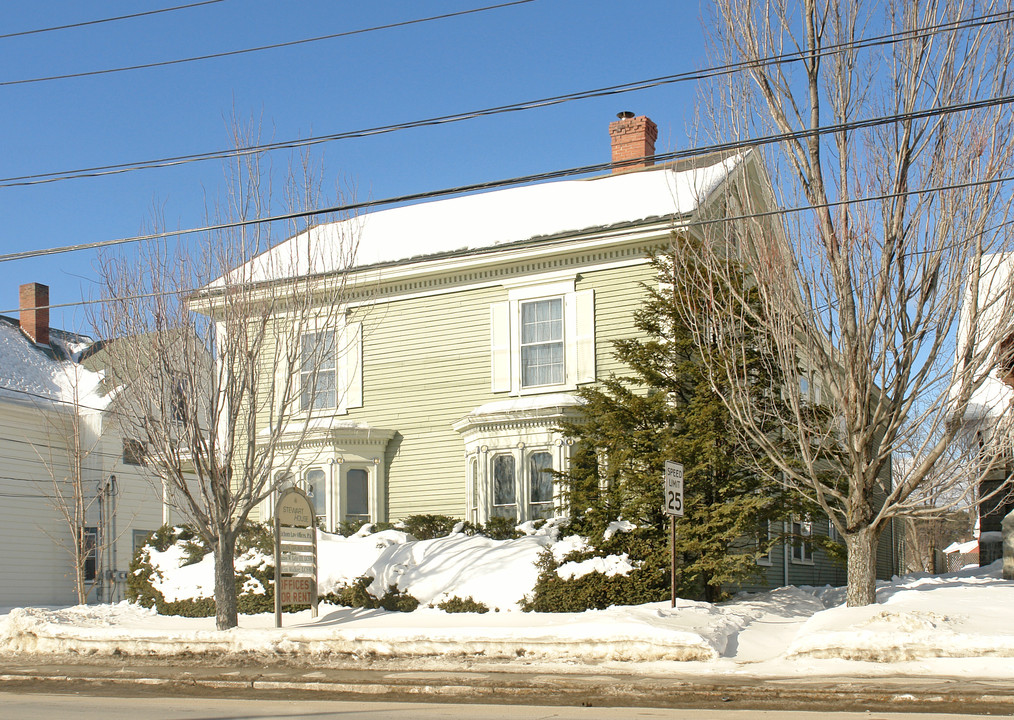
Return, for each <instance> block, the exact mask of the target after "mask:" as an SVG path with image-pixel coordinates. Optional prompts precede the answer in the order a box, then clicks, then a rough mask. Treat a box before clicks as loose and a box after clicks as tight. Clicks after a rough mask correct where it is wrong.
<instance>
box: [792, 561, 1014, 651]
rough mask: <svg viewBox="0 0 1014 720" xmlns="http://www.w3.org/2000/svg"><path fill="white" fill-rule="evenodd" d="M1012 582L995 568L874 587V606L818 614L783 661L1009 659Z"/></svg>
mask: <svg viewBox="0 0 1014 720" xmlns="http://www.w3.org/2000/svg"><path fill="white" fill-rule="evenodd" d="M1012 607H1014V583H1011V582H1007V581H1004V580H1002V579H1001V578H1000V562H996V563H993V564H992V565H990V566H988V567H986V568H977V567H976V568H969V569H965V570H961V571H959V572H956V573H951V574H948V575H939V576H930V575H924V574H920V575H915V576H911V577H907V578H895V580H894V581H893V582H891V583H879V584H878V589H877V603H876V604H875V605H869V606H867V607H858V608H850V607H845V606H844V605H841V606H838V607H833V608H830V609H828V610H824V611H823V612H820V613H817V614H815V615H814V616H813V617H811V618H810V619H809V620H808V621H807V622H806V623H805V625H803V627H802V628H801V629H800V631H799V636H798V637H797V638H796V640H795V641H794V642H793V643H792V644H791V645H790V646H789V647H788V649H787V655H788V656H790V657H796V658H802V657H811V658H844V659H846V660H869V661H874V662H898V661H902V660H914V659H918V658H929V657H952V658H964V657H1014V614H1012V613H1011V611H1010V609H1011V608H1012Z"/></svg>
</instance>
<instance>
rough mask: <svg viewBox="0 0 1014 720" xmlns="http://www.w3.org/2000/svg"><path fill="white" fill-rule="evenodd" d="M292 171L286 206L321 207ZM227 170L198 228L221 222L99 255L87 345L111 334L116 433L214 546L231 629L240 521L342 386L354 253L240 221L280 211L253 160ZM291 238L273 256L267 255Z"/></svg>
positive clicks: (307, 173) (317, 195) (305, 173)
mask: <svg viewBox="0 0 1014 720" xmlns="http://www.w3.org/2000/svg"><path fill="white" fill-rule="evenodd" d="M238 140H240V142H238V143H237V144H238V145H250V144H253V143H250V142H245V141H244V140H246V138H238ZM298 165H299V167H298V168H296V169H295V170H292V169H290V171H289V173H288V181H287V183H286V188H285V192H284V195H285V202H284V210H285V212H287V213H297V212H299V211H303V210H307V209H310V208H317V207H320V206H321V204H323V203H324V202H325V200H326V198H324V195H323V193H322V192H321V187H320V182H319V180H315V177H319V173H318V172H316V170H315V168H313V167H311V163H310V162H309V161H308V160H307V159H306V157H304V158H303V159H302V162H301V163H299V164H298ZM230 167H231V172H230V173H227V174H228V181H229V182H228V185H229V188H230V192H229V195H228V201H227V202H226V203H225V206H224V207H222V208H219V209H218V210H217V212H213V213H210V217H209V223H208V224H209V226H210V225H230V226H229V227H225V228H223V229H219V230H215V231H213V232H210V233H208V234H207V235H206V236H204V237H202V238H201V239H200V240H199V241H197V242H193V241H191V242H187V241H185V240H182V239H179V238H173V237H167V238H165V239H163V240H155V241H152V242H149V243H147V244H146V245H144V246H142V247H141V248H139V249H138V250H137V252H136V253H129V254H123V255H119V256H116V257H105V258H103V261H102V263H101V267H100V271H101V277H102V279H103V283H104V289H103V294H104V297H103V301H104V302H103V303H102V304H101V306H100V307H101V310H100V311H99V312H98V313H97V314H96V317H95V321H94V324H95V325H96V328H97V333H98V334H99V336H100V337H105V338H115V340H114V341H112V342H111V343H109V345H108V346H107V349H106V353H107V355H108V357H107V359H106V360H105V362H106V363H107V365H108V367H109V372H110V374H111V376H112V378H113V381H114V382H115V384H117V385H118V386H122V387H121V390H120V391H119V394H118V401H119V407H118V410H119V412H118V414H117V417H118V418H119V419H120V421H121V423H122V424H123V432H124V435H125V437H128V438H135V439H137V440H140V441H142V442H143V443H144V452H145V465H146V469H147V471H148V473H150V475H151V476H152V478H153V480H154V482H156V483H157V484H159V485H160V486H162V485H164V486H166V487H168V488H169V490H170V493H169V494H170V497H171V498H173V500H172V501H173V503H174V504H175V505H176V506H177V507H178V508H179V509H180V510H181V512H183V513H184V515H185V516H186V517H187V518H188V519H189V520H190V521H191V522H192V523H193V525H194V528H195V530H196V531H197V532H198V533H199V534H200V535H201V537H202V538H203V539H204V541H205V542H206V543H207V544H208V546H209V547H210V548H212V550H213V552H214V555H215V605H216V623H217V627H218V628H219V629H227V628H231V627H235V626H236V625H237V623H238V615H237V591H236V586H235V571H234V552H235V542H236V538H237V535H238V533H239V532H240V529H241V527H242V526H243V524H244V523H245V522H246V521H247V519H248V517H249V516H250V514H251V512H252V511H254V509H255V508H257V507H258V506H259V505H261V504H262V503H265V501H269V500H270V499H271V498H272V497H273V493H274V492H275V491H276V489H277V486H278V484H279V483H280V482H282V480H283V479H288V477H290V476H289V470H290V469H291V468H292V467H293V463H294V461H295V453H296V451H297V450H298V449H299V447H300V444H301V441H302V439H303V438H305V436H306V433H307V432H308V431H309V430H310V429H311V428H312V429H314V430H320V429H321V427H323V426H324V425H326V424H327V423H328V422H329V419H330V417H331V415H332V413H325V412H319V413H316V414H315V413H314V410H315V408H317V409H322V408H321V406H332V405H334V404H335V399H336V397H337V398H338V399H340V397H341V394H342V392H343V391H344V387H343V386H342V383H341V380H340V377H341V376H340V373H338V372H337V368H336V364H335V362H336V356H340V355H341V353H342V349H343V348H342V346H341V343H342V341H341V329H342V327H343V323H344V319H345V313H346V309H347V305H346V300H347V294H348V292H349V291H350V288H349V287H348V284H347V277H348V275H347V273H346V271H347V270H348V269H349V268H350V267H351V266H352V264H353V261H354V257H355V252H356V245H357V235H355V236H353V235H354V233H352V232H351V231H349V234H348V236H345V237H339V242H334V243H331V244H329V245H328V246H326V250H325V246H324V245H323V244H321V243H317V242H315V241H313V240H312V239H311V237H310V235H311V234H310V233H305V232H304V231H305V230H306V229H307V227H306V225H305V222H306V221H303V220H292V221H288V222H286V223H277V224H272V223H255V224H242V223H243V222H244V221H248V220H252V219H256V218H263V217H267V216H269V215H270V214H271V212H272V211H274V212H276V213H277V212H278V206H277V205H273V204H272V197H271V192H270V178H269V177H268V173H267V171H266V170H265V169H264V168H262V166H261V164H260V163H259V159H258V157H257V156H243V157H241V158H239V159H237V160H236V161H235V164H233V165H231V166H230ZM332 219H333V218H332ZM156 224H159V225H162V226H164V223H156ZM278 226H284V229H283V230H279V227H278ZM352 227H354V226H353V224H351V223H345V224H343V225H341V226H340V227H339V231H340V230H341V228H345V229H346V230H348V229H349V228H352ZM300 233H303V234H302V235H301V236H299V237H296V239H295V241H294V242H291V243H287V244H286V245H284V247H285V248H286V252H285V253H284V254H282V253H278V252H273V253H269V252H266V251H267V250H269V249H270V248H271V247H273V246H275V245H276V243H277V241H278V240H281V239H283V238H284V237H290V236H292V237H295V236H297V235H299V234H300ZM279 235H281V236H279ZM325 254H326V257H325Z"/></svg>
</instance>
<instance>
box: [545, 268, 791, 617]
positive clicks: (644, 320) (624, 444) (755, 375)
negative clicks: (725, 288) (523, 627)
mask: <svg viewBox="0 0 1014 720" xmlns="http://www.w3.org/2000/svg"><path fill="white" fill-rule="evenodd" d="M652 266H653V268H654V269H655V271H656V272H657V274H658V278H659V280H660V283H657V284H653V285H644V289H645V292H646V295H647V297H646V299H645V301H644V302H643V304H642V305H641V307H640V308H639V309H638V310H637V311H636V312H635V314H634V323H635V326H636V327H637V329H638V330H640V331H641V337H638V338H632V339H626V340H620V341H616V342H615V343H614V355H615V357H616V358H617V359H618V360H620V361H621V362H623V364H624V365H626V366H627V367H628V368H629V369H630V375H629V376H625V377H615V376H614V377H611V378H610V379H608V380H606V381H604V382H603V383H602V384H601V385H599V386H597V387H594V388H585V389H582V390H581V391H580V394H581V396H582V397H583V398H584V400H585V401H586V405H585V407H584V413H583V415H584V418H583V419H582V421H579V422H576V423H570V424H568V425H566V426H565V427H564V430H565V432H566V434H567V435H568V436H569V437H570V438H572V439H574V440H575V441H576V445H575V452H574V454H573V457H572V461H571V466H570V469H569V471H568V472H567V473H566V474H565V475H563V476H562V478H561V480H562V485H563V487H564V488H565V491H564V492H565V495H566V497H567V500H568V503H569V507H570V508H571V514H572V518H571V520H572V524H573V525H572V526H573V527H574V528H575V529H576V530H577V531H578V532H580V533H582V534H586V535H589V536H590V537H593V538H597V537H603V533H604V531H605V530H606V528H607V527H608V523H609V522H610V521H612V520H615V519H617V518H622V519H623V520H627V521H629V522H631V523H634V524H635V525H637V528H638V529H637V530H635V531H634V532H632V533H627V534H615V535H613V536H612V537H611V538H609V540H607V541H606V542H605V543H604V544H602V546H601V548H600V551H603V552H604V551H609V552H620V551H625V552H627V553H628V556H629V557H630V559H631V561H632V562H633V564H634V565H635V567H638V569H637V570H635V571H634V572H633V573H632V574H631V577H630V578H629V579H630V580H632V585H634V586H636V587H637V588H639V591H640V592H641V593H642V595H641V596H640V597H637V598H631V601H633V602H646V601H649V600H661V599H664V598H666V597H667V596H668V592H669V564H670V561H669V523H668V517H667V516H665V515H664V514H663V512H662V472H663V466H664V462H665V461H666V460H676V461H678V462H681V463H682V464H683V466H684V498H685V503H684V512H685V515H684V517H682V518H678V519H677V520H676V547H677V568H676V573H677V577H676V582H677V592H678V594H679V595H680V596H682V597H689V598H703V599H706V600H708V601H715V600H719V599H721V598H722V597H724V596H725V595H726V588H728V587H729V585H731V584H736V583H739V582H742V581H745V580H748V579H750V578H751V576H754V575H755V574H756V573H757V572H758V566H757V562H756V560H757V558H758V557H759V556H761V555H765V554H767V552H768V549H769V547H770V544H771V543H772V542H774V541H776V540H780V539H781V536H780V535H779V536H772V537H769V533H768V531H767V528H768V527H769V523H770V522H771V521H782V520H784V519H786V518H788V517H789V516H790V515H791V514H794V513H797V514H799V513H805V512H806V510H805V508H801V507H800V506H799V500H798V499H796V497H794V496H790V495H788V494H787V493H786V492H784V491H783V489H782V488H781V487H780V486H779V485H778V484H777V483H774V482H772V481H770V480H765V479H764V478H763V477H761V476H760V475H758V474H757V473H755V472H751V470H750V468H751V465H752V463H753V460H752V458H754V457H758V456H761V455H762V453H759V452H757V451H756V449H755V448H754V447H752V446H751V445H750V443H749V442H748V441H747V440H746V439H745V438H744V437H743V436H742V435H741V434H740V433H738V432H737V431H736V428H735V427H734V425H733V423H732V421H731V418H730V416H729V414H728V412H727V411H726V409H725V407H724V406H723V404H722V402H721V400H720V399H719V397H718V395H717V394H716V392H715V390H714V389H713V388H712V386H711V384H710V381H709V376H708V372H707V364H708V363H712V362H715V361H716V359H717V358H715V357H714V356H713V353H714V352H716V350H714V349H713V348H710V347H701V346H699V345H698V344H697V343H695V341H694V336H693V333H691V332H690V329H689V327H688V325H687V324H686V323H685V322H684V321H683V319H682V318H688V317H695V316H696V317H697V318H698V320H699V321H701V322H706V321H707V313H708V309H709V305H710V303H709V302H708V298H706V297H693V298H688V296H687V294H686V289H685V288H679V287H678V285H677V283H678V280H679V278H678V277H676V275H675V272H674V263H673V258H672V256H671V255H667V254H665V253H658V254H656V255H655V256H654V257H653V258H652ZM739 275H740V280H741V282H740V285H739V287H738V288H737V289H736V291H737V292H741V293H743V294H744V295H745V296H747V297H749V296H750V295H751V293H752V291H751V290H750V288H749V287H748V286H747V284H746V282H745V281H744V277H743V274H742V272H740V273H739ZM718 291H719V288H717V287H716V288H715V292H718ZM719 306H721V303H719ZM753 306H754V307H755V308H756V309H758V311H759V307H760V303H759V302H756V303H754V305H753ZM722 327H728V323H723V324H722ZM755 327H756V323H754V322H751V321H750V320H749V319H747V318H744V320H743V322H742V323H739V324H738V326H737V327H736V332H737V334H738V336H739V337H738V338H737V340H738V342H737V343H734V344H733V345H734V346H736V347H738V348H739V352H740V353H741V358H740V359H741V362H742V363H745V364H746V367H747V369H748V370H750V372H747V373H745V374H744V375H745V377H748V378H749V380H748V382H749V383H751V388H750V390H751V392H752V393H753V394H754V395H755V397H756V398H757V409H758V413H759V414H761V415H771V414H770V413H769V412H766V410H765V407H766V406H767V405H769V404H770V403H777V402H781V400H780V397H781V393H780V392H779V388H780V387H781V383H782V382H783V378H782V377H773V376H771V375H769V374H767V370H768V369H769V368H771V367H774V366H775V364H774V363H770V362H760V359H761V355H760V354H761V353H763V352H765V348H766V347H767V343H766V342H765V338H764V337H763V336H762V335H760V334H759V333H758V332H757V331H756V330H755ZM718 345H725V344H724V343H716V344H715V346H716V347H717V346H718ZM792 381H793V382H795V381H796V379H795V378H793V379H792ZM771 432H772V433H773V434H775V435H777V434H778V433H779V429H778V428H777V427H772V428H771ZM586 577H587V576H586ZM625 579H627V578H625ZM543 580H551V577H550V575H549V573H544V574H543ZM551 584H556V585H561V583H555V582H551ZM542 589H545V588H542ZM562 589H563V588H562V587H561V590H562ZM537 595H538V592H537Z"/></svg>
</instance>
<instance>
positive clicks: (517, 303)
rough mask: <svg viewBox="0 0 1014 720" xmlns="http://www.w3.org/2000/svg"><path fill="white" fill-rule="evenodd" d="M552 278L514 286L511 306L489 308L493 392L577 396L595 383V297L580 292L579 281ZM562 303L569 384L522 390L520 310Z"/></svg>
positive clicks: (510, 290)
mask: <svg viewBox="0 0 1014 720" xmlns="http://www.w3.org/2000/svg"><path fill="white" fill-rule="evenodd" d="M547 279H548V278H543V279H541V280H539V281H532V282H529V283H525V284H518V285H512V286H509V287H508V289H507V300H506V301H504V302H498V303H493V304H492V305H491V306H490V341H491V342H490V347H491V377H492V382H491V390H492V392H494V393H502V392H506V393H509V394H510V395H515V396H522V395H539V394H544V393H554V392H572V391H574V390H576V389H577V386H578V385H581V384H585V383H590V382H594V381H595V376H596V370H595V294H594V292H595V291H594V290H577V289H576V287H575V286H576V277H575V276H574V275H573V274H571V275H570V276H569V277H568V278H567V279H557V280H554V281H552V282H547V281H546V280H547ZM557 298H559V299H561V300H562V301H563V359H564V381H563V382H562V383H559V384H554V385H534V386H530V387H523V386H522V385H521V305H522V304H523V303H526V302H533V301H538V300H553V299H557Z"/></svg>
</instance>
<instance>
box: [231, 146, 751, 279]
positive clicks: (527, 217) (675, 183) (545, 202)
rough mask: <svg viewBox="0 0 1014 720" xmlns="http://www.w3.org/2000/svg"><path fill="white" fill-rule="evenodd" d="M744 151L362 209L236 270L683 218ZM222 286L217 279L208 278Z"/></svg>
mask: <svg viewBox="0 0 1014 720" xmlns="http://www.w3.org/2000/svg"><path fill="white" fill-rule="evenodd" d="M744 157H745V155H735V156H733V157H730V158H726V159H725V160H722V161H720V162H717V163H715V164H713V165H709V166H707V167H701V168H693V169H690V170H679V171H677V170H675V169H673V168H670V167H659V168H654V169H649V170H643V171H640V172H632V173H625V174H622V175H611V176H606V177H599V178H592V179H589V180H565V181H558V182H549V183H543V184H541V185H529V186H525V187H518V188H509V189H506V190H496V191H491V192H486V193H479V194H476V195H466V196H463V197H456V198H450V199H446V200H437V201H431V202H424V203H419V204H416V205H407V206H404V207H398V208H392V209H390V210H381V211H378V212H373V213H368V214H365V215H361V216H359V217H356V218H352V219H350V220H342V221H339V222H334V223H328V224H325V225H320V226H317V227H315V228H312V229H310V230H309V231H308V233H310V234H309V236H307V234H306V233H303V234H300V235H298V236H296V237H294V238H290V239H288V240H286V241H285V242H283V243H280V244H279V245H277V246H276V247H274V248H273V249H271V250H269V251H267V252H265V253H263V254H261V255H259V256H258V257H257V258H255V259H254V260H252V261H251V262H252V263H253V264H252V266H250V267H248V268H247V270H244V271H243V272H242V273H241V276H242V278H243V279H244V280H249V281H254V282H256V281H262V280H270V279H277V278H282V277H292V276H293V275H306V274H310V273H320V272H330V271H333V270H336V269H342V268H341V267H336V263H339V262H341V258H342V256H343V253H342V252H341V248H342V247H343V243H344V242H348V241H349V240H350V239H353V240H354V239H358V244H359V247H358V252H357V255H356V258H355V261H354V263H353V264H354V265H355V266H356V267H366V266H371V265H378V264H384V263H392V262H397V261H400V260H408V259H413V258H421V257H426V256H431V255H442V254H447V253H457V252H468V251H472V250H477V249H481V248H489V247H495V246H499V245H505V244H509V243H514V242H521V241H525V240H530V239H532V238H537V237H546V236H553V235H559V234H561V233H566V232H572V231H578V230H586V229H589V228H598V227H608V226H611V225H617V224H621V223H629V222H637V221H641V220H647V219H650V218H666V217H671V216H673V215H677V216H678V215H685V214H687V213H691V212H693V211H694V210H696V209H697V208H698V207H699V206H700V205H701V203H702V202H703V201H704V200H705V199H706V198H707V197H708V196H709V195H710V194H711V193H713V192H714V191H715V189H716V188H718V186H719V185H720V184H721V183H722V182H723V181H724V180H725V179H726V178H727V177H728V176H729V175H730V174H731V173H732V171H733V170H735V168H736V167H737V166H739V165H740V163H742V161H743V159H744ZM307 239H309V240H310V242H309V243H307ZM308 245H309V247H310V248H311V250H309V251H308V250H306V248H307V246H308ZM311 255H312V257H310V256H311ZM221 283H222V280H221V279H220V280H218V281H216V282H215V283H213V284H212V285H219V284H221Z"/></svg>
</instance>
